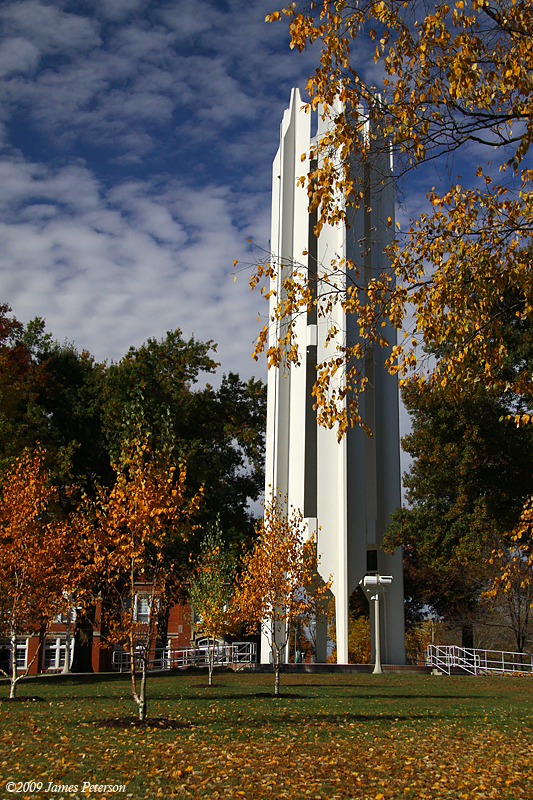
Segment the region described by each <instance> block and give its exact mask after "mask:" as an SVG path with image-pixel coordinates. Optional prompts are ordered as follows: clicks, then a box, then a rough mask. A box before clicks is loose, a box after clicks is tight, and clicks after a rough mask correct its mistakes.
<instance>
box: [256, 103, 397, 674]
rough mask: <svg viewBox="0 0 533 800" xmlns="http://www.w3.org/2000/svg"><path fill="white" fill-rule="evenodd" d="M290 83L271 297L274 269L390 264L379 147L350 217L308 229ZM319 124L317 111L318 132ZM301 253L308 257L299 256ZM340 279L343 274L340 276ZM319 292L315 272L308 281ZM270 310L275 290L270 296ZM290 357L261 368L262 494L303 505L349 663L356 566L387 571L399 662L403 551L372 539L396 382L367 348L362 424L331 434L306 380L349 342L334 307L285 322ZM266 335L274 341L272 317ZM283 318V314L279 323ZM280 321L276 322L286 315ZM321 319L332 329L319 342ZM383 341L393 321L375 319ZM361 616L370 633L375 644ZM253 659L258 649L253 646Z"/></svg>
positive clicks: (320, 643) (388, 480)
mask: <svg viewBox="0 0 533 800" xmlns="http://www.w3.org/2000/svg"><path fill="white" fill-rule="evenodd" d="M301 106H302V100H301V98H300V93H299V91H298V89H293V90H292V94H291V103H290V107H289V108H288V109H287V110H286V111H285V114H284V116H283V121H282V124H281V136H280V146H279V150H278V152H277V154H276V157H275V159H274V165H273V176H272V235H271V251H272V256H271V257H272V259H273V260H274V261H275V262H276V263H277V265H278V270H277V278H276V281H277V285H276V286H275V287H274V288H275V289H276V292H277V297H278V298H279V297H282V296H283V295H282V293H283V286H282V281H283V278H284V277H286V276H287V274H288V273H289V272H290V271H292V270H295V269H298V270H300V271H301V270H309V276H310V277H311V279H312V277H313V276H314V275H316V274H317V273H318V274H319V275H320V273H321V271H323V270H324V269H326V268H328V267H329V266H330V264H331V261H332V259H333V258H348V259H352V260H353V261H354V262H355V263H356V264H357V265H358V267H360V270H361V272H360V275H361V276H364V278H365V280H366V281H368V280H369V278H370V276H371V275H372V274H376V273H377V274H379V273H381V272H382V271H383V270H386V269H390V265H389V263H388V261H387V257H386V255H385V254H384V253H383V249H384V248H385V246H386V245H387V244H388V242H389V241H390V236H391V230H392V229H391V227H390V223H389V224H387V220H388V218H392V221H394V196H393V187H392V181H391V179H390V176H391V165H390V156H389V155H388V154H386V153H385V154H384V152H383V149H382V153H381V155H378V156H376V160H375V161H374V163H372V159H370V162H366V163H365V165H361V170H362V174H361V176H360V177H361V180H362V186H363V187H364V191H365V198H364V203H362V204H361V206H360V207H359V208H358V209H356V210H354V211H353V213H352V214H351V218H350V224H349V226H345V225H338V226H335V227H332V226H329V227H327V226H326V227H324V228H323V229H322V232H321V234H320V236H319V237H318V239H317V238H316V237H315V235H314V233H313V227H314V222H315V221H316V220H313V219H312V215H309V213H308V199H307V191H306V189H305V188H304V187H298V186H297V185H296V181H297V178H298V176H299V175H302V174H304V173H307V172H309V168H310V165H309V162H304V163H302V161H301V156H302V154H303V153H306V154H307V153H309V148H310V145H311V143H312V142H311V115H310V114H306V113H305V112H304V111H302V110H301ZM326 128H327V120H326V121H325V122H324V121H320V120H319V129H318V132H317V136H318V137H321V136H323V135H324V133H325V129H326ZM304 252H306V253H307V255H303V253H304ZM343 280H346V276H344V278H343ZM316 291H317V292H318V298H319V299H320V292H321V282H320V280H319V281H318V282H317V289H316ZM270 302H271V309H270V310H271V312H272V311H273V309H274V306H275V303H276V297H272V298H271V301H270ZM293 321H294V322H295V333H296V336H297V340H298V344H299V349H300V364H299V365H298V366H294V365H292V366H291V367H290V368H286V367H281V368H279V369H271V370H269V375H268V404H267V456H266V459H267V460H266V492H267V497H268V496H269V494H270V493H271V492H272V491H273V490H274V491H275V490H276V489H279V491H281V493H282V494H283V495H287V497H288V502H289V504H290V505H292V506H294V507H295V508H299V509H301V510H302V511H303V515H304V517H305V519H306V522H307V525H308V530H309V531H310V532H315V533H316V535H317V542H318V553H319V555H320V572H321V574H322V576H323V577H324V578H325V579H327V578H329V576H330V575H331V576H332V578H333V584H332V588H331V591H332V593H333V595H334V597H335V612H336V631H337V662H338V663H339V664H346V663H348V611H349V605H348V604H349V598H350V595H351V593H352V592H353V591H354V590H355V589H356V587H357V585H358V583H359V581H360V580H361V579H362V578H363V577H364V575H365V574H366V573H367V572H379V573H380V574H387V575H392V576H393V578H394V581H393V584H392V586H391V588H390V589H389V590H388V592H387V594H386V595H385V600H384V602H382V603H381V604H380V605H381V608H382V618H381V626H380V627H381V654H382V660H383V661H384V663H390V664H403V663H405V643H404V610H403V601H404V598H403V572H402V555H401V552H399V551H398V552H396V553H395V554H394V555H393V556H390V555H387V554H386V553H385V552H383V550H381V548H380V542H381V539H382V536H383V533H384V530H385V528H386V526H387V524H388V522H389V520H390V515H391V513H392V512H393V511H394V510H395V509H396V508H397V507H398V506H399V505H400V502H401V498H400V439H399V401H398V383H397V379H396V377H395V376H391V375H390V374H389V373H388V372H387V371H386V370H385V369H384V367H383V365H384V362H385V359H386V358H387V355H388V353H387V351H385V350H384V349H383V348H381V347H379V346H375V347H374V348H371V349H370V351H367V354H366V356H365V358H364V365H363V369H364V372H365V375H366V377H367V378H368V381H369V383H368V386H367V389H366V390H365V392H364V394H363V397H362V400H361V406H360V413H361V415H362V418H363V420H364V421H365V422H366V423H367V425H368V426H369V427H370V429H371V430H372V432H373V436H372V437H368V436H367V435H366V433H365V432H364V431H363V430H362V429H361V428H360V427H354V428H350V429H349V430H348V432H347V434H346V435H345V436H344V438H343V439H342V440H341V441H340V442H338V441H337V435H336V431H335V430H328V429H326V428H324V427H321V426H320V427H319V426H317V422H316V411H314V410H313V402H314V401H313V397H312V394H311V389H312V386H313V384H314V382H315V379H316V365H317V363H318V364H319V363H321V362H322V361H324V360H325V359H327V358H328V357H330V356H331V355H332V354H333V353H334V352H335V347H336V344H340V345H341V346H342V345H345V344H346V343H348V344H349V343H351V342H355V341H356V340H357V337H358V330H357V326H356V325H355V322H354V321H353V320H352V319H351V318H350V317H349V316H347V315H346V314H345V313H344V311H343V310H342V308H341V307H340V305H338V304H337V305H334V306H333V307H332V308H331V311H330V312H329V315H328V317H326V318H324V317H317V314H316V310H315V311H314V312H312V313H309V314H300V315H298V316H297V317H296V318H295V319H294V320H293ZM271 324H272V326H273V327H272V330H271V333H270V336H271V339H270V342H269V344H270V345H274V344H275V343H276V342H277V340H278V338H279V335H280V332H281V331H280V329H279V327H278V328H277V329H275V328H274V324H273V323H271ZM279 324H284V323H278V325H279ZM285 324H286V323H285ZM332 325H335V326H336V328H337V331H338V333H337V334H336V337H335V339H334V341H330V342H329V344H328V345H327V346H326V337H327V334H328V331H329V329H330V327H331V326H332ZM384 335H385V336H386V337H387V339H388V341H389V342H391V345H392V344H394V343H395V341H396V338H395V331H394V330H393V329H386V328H385V329H384ZM374 636H375V632H374V630H373V623H372V639H373V649H374V641H375V639H374ZM262 658H263V660H268V650H267V648H266V647H263V648H262ZM317 660H318V661H325V660H326V631H325V626H322V628H321V629H320V626H318V630H317Z"/></svg>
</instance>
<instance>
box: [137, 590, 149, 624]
mask: <svg viewBox="0 0 533 800" xmlns="http://www.w3.org/2000/svg"><path fill="white" fill-rule="evenodd" d="M135 621H136V622H142V623H148V622H150V600H149V599H148V597H143V596H142V595H137V596H136V597H135Z"/></svg>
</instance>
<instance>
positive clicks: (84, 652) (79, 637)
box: [71, 606, 103, 672]
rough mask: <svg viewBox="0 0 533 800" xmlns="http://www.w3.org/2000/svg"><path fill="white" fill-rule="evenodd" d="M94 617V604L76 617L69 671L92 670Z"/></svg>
mask: <svg viewBox="0 0 533 800" xmlns="http://www.w3.org/2000/svg"><path fill="white" fill-rule="evenodd" d="M94 617H95V607H94V606H92V607H91V608H90V609H89V611H88V613H87V614H83V615H80V616H79V617H76V625H75V627H74V654H73V657H72V667H71V672H93V671H94V670H93V660H92V650H93V631H94V627H93V626H94ZM102 625H103V622H102Z"/></svg>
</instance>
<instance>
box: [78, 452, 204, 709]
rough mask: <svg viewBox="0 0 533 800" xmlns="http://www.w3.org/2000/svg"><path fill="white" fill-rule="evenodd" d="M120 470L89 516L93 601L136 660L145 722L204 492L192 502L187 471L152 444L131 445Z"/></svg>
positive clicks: (136, 691)
mask: <svg viewBox="0 0 533 800" xmlns="http://www.w3.org/2000/svg"><path fill="white" fill-rule="evenodd" d="M113 469H114V471H115V474H116V480H115V484H114V486H113V487H112V488H111V489H107V488H105V487H101V488H100V491H99V493H98V496H97V498H96V500H95V501H94V503H92V504H91V505H89V508H88V509H87V517H86V518H87V525H88V528H89V529H92V537H93V538H92V558H93V564H94V570H95V574H96V575H97V576H98V596H97V597H95V598H94V599H95V600H99V601H100V603H101V606H102V615H103V624H104V627H105V629H106V630H107V639H108V642H115V643H120V644H123V645H124V647H125V649H126V652H127V653H128V655H129V663H130V674H131V686H132V696H133V700H134V702H135V703H136V705H137V709H138V714H139V719H140V720H141V722H145V721H146V709H147V699H146V683H147V678H148V669H149V660H150V658H151V655H152V651H153V647H154V645H155V641H156V637H157V634H158V626H159V620H160V619H161V618H162V617H164V614H165V611H166V610H167V608H168V604H169V603H170V602H171V601H172V600H173V599H175V598H176V594H177V592H178V591H179V590H180V588H181V583H182V581H183V574H184V565H185V564H186V562H187V559H186V558H185V553H184V547H183V545H184V542H185V540H186V539H187V537H188V536H189V534H190V533H191V531H192V529H193V515H194V514H195V512H196V510H197V508H198V506H199V503H200V499H201V492H199V493H197V494H195V495H194V496H193V497H191V496H190V495H188V493H187V487H186V466H185V464H184V463H181V464H180V465H179V466H176V465H175V464H174V463H173V461H172V460H171V459H170V458H169V456H168V453H165V452H163V453H160V454H157V453H154V452H153V451H152V449H151V447H150V445H149V443H148V442H147V441H140V440H137V439H132V441H130V442H129V443H127V444H124V446H123V448H122V450H121V453H120V455H119V456H118V457H117V458H116V460H115V461H113ZM139 597H141V599H142V602H141V603H139ZM138 664H140V676H139V671H138Z"/></svg>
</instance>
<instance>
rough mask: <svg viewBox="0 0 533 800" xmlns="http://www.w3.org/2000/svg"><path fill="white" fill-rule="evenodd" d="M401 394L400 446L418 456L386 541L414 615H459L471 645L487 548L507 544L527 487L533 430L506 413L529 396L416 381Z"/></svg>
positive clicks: (486, 580)
mask: <svg viewBox="0 0 533 800" xmlns="http://www.w3.org/2000/svg"><path fill="white" fill-rule="evenodd" d="M520 361H521V363H523V357H522V356H521V357H520ZM402 397H403V401H404V404H405V406H406V408H407V410H408V411H409V414H410V416H411V420H412V426H413V427H412V432H411V433H410V434H408V435H407V436H405V437H404V439H403V440H402V445H403V448H404V450H405V451H406V452H407V453H409V455H411V456H412V458H413V459H414V460H413V463H412V465H411V467H410V469H409V471H408V472H407V474H406V476H404V483H405V487H406V499H407V503H408V505H407V506H406V507H404V508H401V509H398V510H397V511H396V513H395V514H394V516H393V520H392V524H391V525H390V527H389V529H388V532H387V535H386V544H387V546H388V547H389V548H390V549H394V548H396V547H397V546H398V545H403V546H404V564H405V576H406V595H407V597H408V604H409V605H410V610H411V612H412V616H413V618H416V611H417V610H420V608H421V607H422V606H423V605H426V606H430V607H431V608H432V609H433V610H434V611H435V612H436V613H437V614H439V615H442V616H444V617H445V618H447V619H448V620H455V621H458V622H463V641H464V644H465V645H470V646H471V619H472V616H473V614H474V613H475V610H476V608H477V605H478V602H479V600H480V597H481V593H482V591H483V590H484V589H486V588H487V587H488V586H489V585H490V581H491V576H490V565H489V559H490V555H491V552H492V549H493V548H494V547H495V546H500V545H501V544H502V543H505V537H506V534H508V532H509V531H510V530H511V529H512V528H513V527H514V526H515V525H516V523H517V522H518V519H519V517H520V512H521V509H522V506H523V503H524V498H525V497H527V496H529V495H530V494H531V493H532V492H533V466H532V465H533V433H532V432H531V431H530V430H529V428H527V429H517V428H516V427H515V426H514V425H509V424H505V422H504V421H503V419H502V418H503V417H505V416H506V414H507V413H508V412H509V409H510V408H511V407H513V406H515V407H516V406H517V405H518V404H521V403H524V402H525V399H524V398H522V399H518V398H516V397H512V396H507V394H506V393H502V394H500V395H495V394H490V393H489V392H487V390H486V389H484V388H482V387H480V386H478V387H474V388H472V387H469V388H468V389H465V390H463V392H462V393H461V394H460V395H457V394H456V393H452V391H451V390H449V389H448V388H446V387H444V388H442V387H435V386H429V385H425V386H420V384H419V383H416V382H414V381H413V382H410V383H408V384H407V385H406V386H405V387H404V388H403V391H402Z"/></svg>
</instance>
